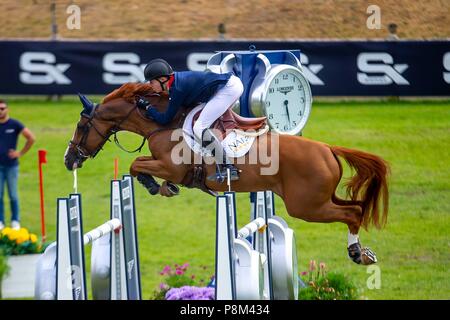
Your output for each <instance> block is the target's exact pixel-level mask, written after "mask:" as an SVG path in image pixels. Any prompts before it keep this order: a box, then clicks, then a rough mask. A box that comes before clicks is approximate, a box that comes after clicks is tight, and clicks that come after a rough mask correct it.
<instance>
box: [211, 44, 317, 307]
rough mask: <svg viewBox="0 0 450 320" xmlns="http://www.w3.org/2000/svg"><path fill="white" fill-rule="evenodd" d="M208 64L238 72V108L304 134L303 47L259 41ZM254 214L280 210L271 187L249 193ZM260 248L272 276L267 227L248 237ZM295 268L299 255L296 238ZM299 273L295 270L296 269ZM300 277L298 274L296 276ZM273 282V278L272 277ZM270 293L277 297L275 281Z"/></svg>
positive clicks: (307, 107) (308, 97) (307, 99)
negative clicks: (260, 46) (270, 46)
mask: <svg viewBox="0 0 450 320" xmlns="http://www.w3.org/2000/svg"><path fill="white" fill-rule="evenodd" d="M206 68H207V69H208V70H210V71H212V72H216V73H227V72H233V73H234V75H236V76H237V77H239V78H240V79H241V81H242V83H243V85H244V91H243V93H242V95H241V97H240V99H239V101H238V102H236V103H235V105H234V106H233V109H234V111H235V112H237V113H239V114H240V115H241V116H244V117H258V116H266V117H267V120H268V124H269V127H270V130H272V131H274V132H276V133H279V134H290V135H300V134H301V131H302V129H303V127H304V126H305V125H306V122H307V120H308V118H309V115H310V111H311V105H312V94H311V88H310V85H309V82H308V80H307V79H306V77H305V76H304V75H303V72H302V71H303V69H302V66H301V63H300V50H275V51H273V50H270V51H256V50H255V47H254V46H251V47H250V50H248V51H221V52H218V53H216V54H215V55H213V56H212V57H211V58H210V59H209V60H208V63H207V67H206ZM250 202H251V216H250V219H251V220H252V221H253V220H254V219H256V218H259V217H263V218H264V219H265V220H266V224H267V225H269V224H268V220H269V219H271V218H273V216H274V215H275V203H274V195H273V192H272V191H259V192H251V193H250ZM249 240H250V242H251V243H252V245H253V248H254V249H255V250H259V251H260V252H265V253H266V257H267V258H268V266H269V268H268V274H267V275H265V278H268V279H273V277H276V276H277V275H275V274H272V266H273V265H274V264H275V265H276V263H277V261H271V259H272V255H271V254H267V253H269V252H271V244H270V241H269V240H270V238H269V234H268V229H266V232H264V233H256V234H255V236H254V237H252V236H250V237H249ZM293 242H294V244H293V251H294V253H293V255H295V262H294V263H295V269H297V268H296V266H297V257H296V250H295V241H293ZM294 274H295V273H294ZM295 277H297V276H295ZM293 281H294V282H295V284H294V288H297V289H294V291H297V290H298V282H300V283H301V281H300V280H299V279H293ZM269 283H271V281H269ZM269 290H270V294H269V296H270V298H271V299H273V298H274V297H275V298H276V294H275V295H274V290H275V291H276V290H277V288H274V287H273V286H270V289H269Z"/></svg>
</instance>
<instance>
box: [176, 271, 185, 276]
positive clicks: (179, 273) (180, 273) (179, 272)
mask: <svg viewBox="0 0 450 320" xmlns="http://www.w3.org/2000/svg"><path fill="white" fill-rule="evenodd" d="M175 273H176V274H177V275H179V276H181V275H182V274H184V271H183V270H181V269H177V271H176V272H175Z"/></svg>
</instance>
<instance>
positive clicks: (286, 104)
mask: <svg viewBox="0 0 450 320" xmlns="http://www.w3.org/2000/svg"><path fill="white" fill-rule="evenodd" d="M288 103H289V101H287V100H284V105H285V106H286V114H287V118H288V122H289V126H290V125H291V118H290V117H289V108H288Z"/></svg>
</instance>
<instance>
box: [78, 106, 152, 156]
mask: <svg viewBox="0 0 450 320" xmlns="http://www.w3.org/2000/svg"><path fill="white" fill-rule="evenodd" d="M98 106H99V105H98V104H95V105H94V107H93V109H92V111H91V113H90V114H89V115H88V114H86V113H84V111H83V112H82V113H81V116H82V117H83V118H85V119H87V122H86V123H85V124H80V122H78V124H77V130H81V131H82V135H81V139H80V141H79V142H78V143H75V142H74V141H73V140H70V142H69V145H73V146H74V147H75V149H76V150H77V156H78V157H79V158H81V159H87V158H89V157H92V158H95V156H96V155H97V154H98V153H99V152H100V150H103V146H104V144H105V143H106V142H107V141H109V142H111V140H110V139H109V137H110V136H111V135H112V134H114V142H115V144H116V145H117V146H118V147H119V148H120V149H122V150H123V151H125V152H128V153H134V152H138V151H139V152H141V149H142V147H143V146H144V144H145V140H147V137H144V138H143V139H142V143H141V144H140V146H139V147H138V148H136V149H135V150H133V151H129V150H126V149H125V148H124V147H122V145H121V144H120V142H119V139H118V138H117V132H119V131H121V130H122V129H121V127H120V126H121V125H122V124H123V123H124V122H125V121H127V120H128V118H129V117H130V115H131V113H132V112H133V111H134V110H135V109H136V108H137V106H136V105H135V106H134V108H132V109H131V110H130V111H129V112H128V114H127V115H126V117H125V118H123V119H122V120H120V121H119V122H117V123H115V124H114V126H113V127H112V128H111V129H110V130H109V131H108V132H107V133H106V134H102V133H101V132H100V130H98V129H97V127H96V126H95V123H94V122H93V120H94V119H95V118H96V115H97V113H96V111H97V108H98ZM92 128H93V129H94V130H95V132H97V134H98V135H99V136H100V137H102V139H103V140H102V142H101V143H100V145H99V146H98V147H97V149H95V150H94V151H93V152H88V151H87V149H86V142H87V138H88V136H89V132H90V131H91V129H92Z"/></svg>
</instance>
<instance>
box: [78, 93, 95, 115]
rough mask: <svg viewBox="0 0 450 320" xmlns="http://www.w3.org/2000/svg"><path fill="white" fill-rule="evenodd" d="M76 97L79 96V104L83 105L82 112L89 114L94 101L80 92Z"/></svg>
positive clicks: (92, 108)
mask: <svg viewBox="0 0 450 320" xmlns="http://www.w3.org/2000/svg"><path fill="white" fill-rule="evenodd" d="M78 98H80V101H81V104H82V105H83V111H82V113H83V114H88V115H90V114H91V113H92V110H94V103H93V102H92V101H90V100H89V99H88V98H86V96H84V95H82V94H81V93H78Z"/></svg>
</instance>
